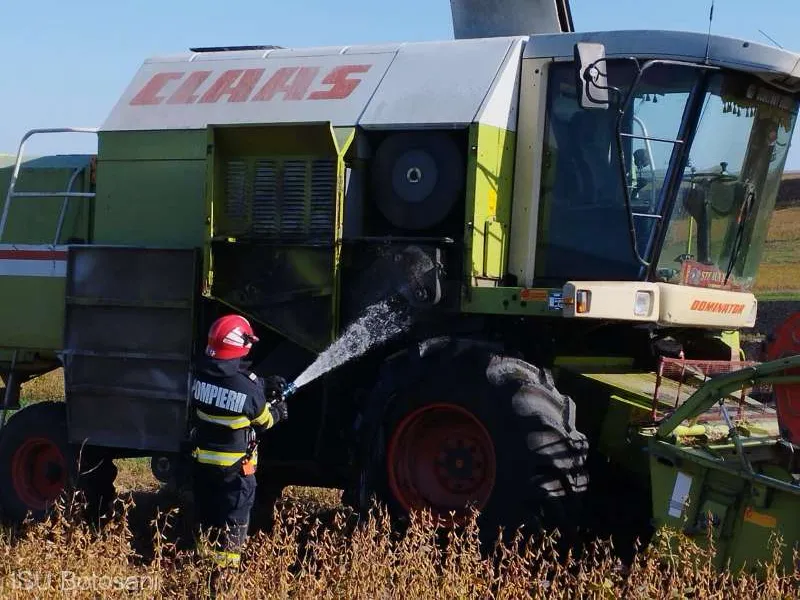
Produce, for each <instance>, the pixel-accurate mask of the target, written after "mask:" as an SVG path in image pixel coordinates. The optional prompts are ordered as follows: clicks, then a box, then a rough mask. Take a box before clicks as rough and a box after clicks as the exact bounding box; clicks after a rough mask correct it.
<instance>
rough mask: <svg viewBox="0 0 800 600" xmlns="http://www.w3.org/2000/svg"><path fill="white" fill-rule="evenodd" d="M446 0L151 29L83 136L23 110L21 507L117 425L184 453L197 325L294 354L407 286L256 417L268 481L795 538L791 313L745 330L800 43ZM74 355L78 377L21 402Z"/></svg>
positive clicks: (19, 163) (263, 354)
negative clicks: (396, 310)
mask: <svg viewBox="0 0 800 600" xmlns="http://www.w3.org/2000/svg"><path fill="white" fill-rule="evenodd" d="M451 4H452V13H453V22H454V30H455V38H456V39H455V40H450V41H439V42H426V43H409V44H401V43H394V44H385V45H370V46H345V47H321V48H295V49H285V48H279V47H273V46H263V47H261V46H258V47H252V46H250V47H241V48H198V49H192V50H191V51H189V52H187V53H186V54H183V55H179V56H170V57H162V58H154V59H150V60H147V61H145V63H144V64H143V65H142V66H141V68H140V70H139V71H138V72H137V73H136V74H135V76H134V77H133V80H132V81H131V83H130V85H129V87H128V88H127V89H126V90H125V92H124V94H123V95H122V97H121V98H120V100H119V102H118V103H117V104H116V106H114V107H113V108H112V109H111V112H110V114H109V115H108V117H107V119H106V120H105V122H104V123H103V124H102V126H101V127H100V128H99V129H98V130H96V132H95V130H81V131H87V132H89V133H91V135H95V133H96V135H97V137H98V152H97V156H74V155H70V156H61V155H59V156H47V157H42V158H36V159H30V160H24V159H23V150H24V145H25V142H26V141H27V140H28V139H29V138H30V137H31V136H32V135H34V134H36V135H39V134H46V133H55V132H59V131H76V130H74V129H49V130H47V129H45V130H35V131H32V132H30V133H28V134H27V135H26V136H25V138H24V139H23V143H22V144H21V145H20V149H19V156H18V157H17V160H16V162H15V163H14V162H13V161H12V162H11V163H10V164H8V165H7V166H6V167H5V168H4V169H3V170H2V171H0V177H2V182H3V183H2V184H0V186H1V187H0V189H3V190H7V193H6V194H3V197H4V198H5V203H4V205H3V207H2V217H1V218H0V243H1V245H0V294H1V295H2V299H3V300H2V303H1V304H0V345H1V346H2V348H3V350H2V354H0V369H1V370H2V373H3V380H4V382H5V393H4V396H2V402H3V403H4V405H3V408H4V410H3V417H2V418H3V420H5V413H6V411H16V412H13V413H12V414H11V417H10V419H8V422H7V424H6V425H5V427H4V428H3V429H2V431H1V432H0V507H1V508H2V512H3V514H4V515H5V516H6V518H8V519H10V520H18V519H20V518H22V517H23V515H24V514H25V513H26V511H32V513H33V514H34V516H36V517H41V516H42V515H43V514H45V511H46V509H47V507H48V506H50V505H51V503H52V502H53V500H54V499H55V498H56V497H57V496H58V494H59V493H60V492H61V491H62V490H63V489H65V488H66V489H72V488H73V487H74V486H78V487H80V488H82V489H83V490H85V491H86V492H87V493H88V495H89V497H90V498H95V499H96V498H97V497H98V496H103V497H105V498H107V497H108V495H109V490H110V489H111V486H112V485H113V478H114V473H115V471H114V467H113V464H112V463H111V460H112V459H115V458H120V457H134V456H147V457H152V463H151V464H152V467H153V471H154V473H155V474H156V476H157V477H159V478H160V479H161V480H163V481H182V480H184V476H185V474H186V465H187V457H188V451H189V449H190V448H189V446H188V444H187V415H188V411H187V405H188V392H189V385H190V377H189V376H188V373H189V370H190V364H191V358H192V356H193V354H194V353H197V352H200V351H201V350H202V348H203V346H204V343H205V334H206V331H207V328H208V326H209V324H210V323H211V321H212V320H213V319H214V318H215V317H216V316H218V315H219V314H220V313H222V312H227V311H231V310H234V311H237V312H239V313H241V314H243V315H246V316H247V317H249V318H250V319H252V320H253V321H254V322H255V323H256V324H257V327H258V335H259V336H260V337H261V339H262V342H261V343H260V344H259V347H258V353H257V355H256V356H255V357H254V359H255V365H256V367H257V370H258V371H259V372H260V373H280V374H282V375H284V376H285V377H287V379H291V378H293V377H296V376H297V375H298V374H299V373H300V372H302V371H303V370H304V369H305V368H306V366H307V365H308V364H309V363H311V362H312V361H313V360H314V358H315V357H316V356H317V355H318V354H319V353H320V352H321V351H322V350H323V349H325V348H326V347H327V346H328V345H329V344H330V343H331V342H332V341H333V340H334V339H336V338H337V336H338V335H339V334H340V332H341V331H342V330H343V329H344V328H345V327H346V326H347V325H348V324H349V323H351V322H353V321H354V320H355V319H357V318H359V316H360V315H362V314H363V312H364V311H365V310H366V309H368V308H369V306H371V305H372V304H373V303H374V302H376V301H378V300H380V299H381V298H382V297H384V296H385V295H386V294H387V293H391V292H393V291H397V290H400V291H401V292H402V293H403V294H404V295H405V297H406V299H407V301H408V303H410V304H411V306H412V307H413V310H414V314H415V319H414V322H413V325H412V326H411V327H410V328H409V329H408V330H407V331H406V332H404V333H403V334H402V335H399V336H396V337H395V338H393V339H391V340H389V341H387V343H385V344H382V345H380V346H376V347H374V348H372V349H370V350H369V351H368V352H366V353H365V354H364V355H363V356H361V357H360V358H358V359H357V360H354V361H351V362H349V363H348V364H346V365H345V366H343V367H342V368H341V369H338V370H336V371H334V372H331V373H329V374H328V375H327V376H325V377H322V378H319V379H317V380H316V381H314V382H312V383H310V384H309V385H307V386H305V387H303V388H301V389H299V390H298V392H297V394H296V396H294V397H293V398H292V405H291V413H292V418H291V419H290V421H289V422H288V423H287V424H286V425H285V426H281V427H280V428H278V429H276V431H275V432H274V433H271V434H270V435H269V436H268V437H267V438H265V440H264V442H263V444H262V460H261V464H260V467H261V468H260V471H259V477H260V480H261V485H260V487H259V494H260V498H259V501H258V502H259V506H260V507H261V508H264V509H266V510H271V508H272V502H273V501H274V499H275V497H276V496H277V494H279V492H280V490H281V489H282V488H283V487H284V486H285V485H289V484H300V485H319V486H331V487H337V488H341V489H344V490H345V496H344V498H345V501H347V502H349V503H351V504H353V505H356V506H360V507H364V506H366V505H367V504H368V502H369V499H370V498H371V497H372V496H376V497H378V498H379V499H381V500H383V501H385V502H387V504H388V505H389V507H390V508H391V510H392V511H393V512H394V514H396V515H398V516H400V517H402V515H404V514H406V513H407V512H408V511H409V510H411V509H413V508H419V507H431V508H433V509H434V510H435V511H436V512H437V513H439V514H448V513H449V511H451V510H453V511H455V512H456V515H460V514H462V512H463V510H464V509H465V507H466V506H467V505H468V504H470V503H472V504H474V505H476V506H477V507H478V508H479V509H481V511H482V514H481V524H482V525H483V530H484V532H488V533H489V534H492V535H494V532H496V527H497V526H498V525H507V526H515V525H518V524H528V525H532V526H535V525H539V524H541V525H546V526H557V527H559V528H560V529H561V530H562V532H564V533H567V534H569V533H575V530H577V529H578V528H579V527H584V526H585V527H588V531H591V532H593V533H600V534H605V533H614V534H616V535H622V534H623V533H626V532H627V533H637V534H641V533H642V532H647V531H649V530H650V529H649V528H650V526H651V525H654V526H656V527H659V526H662V525H668V526H675V527H679V528H681V529H682V530H683V531H684V532H686V533H687V534H688V535H692V536H696V537H697V538H698V539H699V540H703V539H705V537H706V534H707V532H708V529H709V528H711V529H712V530H713V534H714V536H715V537H716V539H717V542H718V544H719V548H720V552H719V555H718V560H719V561H720V562H722V561H726V560H728V559H730V560H731V561H732V564H733V565H734V566H737V565H743V564H745V563H747V564H748V565H751V566H752V565H753V563H754V561H756V560H758V559H763V558H766V557H767V556H768V555H769V552H770V548H769V545H768V540H769V536H770V534H772V533H773V532H779V533H781V534H782V535H783V536H784V541H785V542H786V543H787V544H788V545H789V550H790V549H791V547H792V546H793V545H795V544H796V543H797V542H798V541H799V540H800V521H798V520H797V518H796V516H797V511H798V507H800V486H798V485H797V484H796V477H797V473H798V466H797V464H796V461H795V459H794V450H796V449H797V446H796V444H798V443H800V422H798V418H797V416H796V415H797V406H796V405H797V396H796V392H795V391H793V390H796V389H797V388H796V387H795V386H796V384H797V381H798V379H797V378H796V377H794V378H793V376H792V375H791V373H792V372H793V371H792V370H793V369H794V368H795V367H800V357H798V356H795V355H796V354H798V353H800V343H799V342H798V341H796V335H795V334H796V333H797V330H798V326H799V325H800V324H799V323H798V320H797V319H794V320H790V321H788V322H787V324H786V325H785V326H784V328H783V329H782V330H781V331H780V332H779V333H778V336H777V338H776V342H775V344H774V345H773V346H771V347H770V353H771V354H770V358H772V359H774V360H772V361H771V362H766V363H761V364H758V363H754V362H745V361H744V355H743V353H742V351H741V348H740V345H739V334H738V332H739V330H741V329H747V328H751V327H753V325H754V323H755V319H756V312H757V302H756V298H755V297H754V295H753V294H752V288H753V282H754V279H755V276H756V273H757V270H758V265H759V261H760V258H761V255H762V252H763V250H764V244H765V237H766V234H767V228H768V225H769V222H770V217H771V215H772V213H773V209H774V203H775V197H776V194H777V191H778V186H779V183H780V180H781V175H782V172H783V169H784V163H785V160H786V152H787V149H788V146H789V141H790V139H791V136H792V132H793V131H794V127H795V119H796V115H797V108H798V98H799V96H798V94H800V56H798V55H797V54H793V53H791V52H788V51H785V50H781V49H778V48H774V47H767V46H763V45H759V44H756V43H753V42H747V41H742V40H738V39H730V38H726V37H718V36H707V35H704V34H695V33H683V32H673V31H669V32H668V31H614V32H594V33H588V32H587V33H576V32H574V31H573V25H572V19H571V16H570V13H569V7H568V5H567V3H566V1H564V2H561V1H555V0H550V1H548V0H540V1H538V2H534V1H530V2H525V1H523V0H519V1H517V2H513V1H512V2H499V0H498V2H480V1H477V0H474V1H470V0H453V1H452V3H451ZM381 286H384V287H383V288H381ZM60 367H63V369H64V377H65V390H64V391H65V398H66V401H65V402H57V401H56V402H44V403H40V404H35V405H31V406H27V407H24V408H22V409H21V410H16V409H18V408H19V400H18V399H19V390H20V384H21V383H23V382H25V381H29V380H30V379H32V378H34V377H37V376H40V375H42V374H44V373H47V372H49V371H52V370H54V369H57V368H60ZM709 379H710V381H709ZM765 391H766V392H767V393H759V392H765ZM772 391H775V392H776V394H774V397H776V398H777V403H776V404H774V403H773V402H772V398H773V395H772V393H771V392H772ZM779 424H780V426H779ZM79 450H82V452H81V453H80V454H81V456H82V459H83V463H84V464H83V465H82V466H81V471H85V472H88V474H85V475H81V476H80V477H78V471H77V470H76V468H75V464H76V463H75V458H76V456H77V455H78V451H79ZM786 561H787V565H788V564H790V561H791V552H790V551H787V553H786Z"/></svg>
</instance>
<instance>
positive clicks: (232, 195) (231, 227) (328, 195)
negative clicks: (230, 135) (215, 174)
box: [218, 158, 337, 243]
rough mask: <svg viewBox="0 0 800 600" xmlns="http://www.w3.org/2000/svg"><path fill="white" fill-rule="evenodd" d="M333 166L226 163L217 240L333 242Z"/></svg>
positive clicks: (327, 162) (307, 161)
mask: <svg viewBox="0 0 800 600" xmlns="http://www.w3.org/2000/svg"><path fill="white" fill-rule="evenodd" d="M336 179H337V177H336V160H335V159H318V158H292V159H278V158H276V159H267V158H251V159H237V160H230V161H228V162H226V164H225V216H226V217H227V219H228V222H227V223H219V225H218V226H219V230H218V233H220V234H222V235H236V236H243V237H248V236H253V237H258V238H265V239H272V240H286V241H302V242H324V243H331V242H332V241H333V231H334V222H335V214H336Z"/></svg>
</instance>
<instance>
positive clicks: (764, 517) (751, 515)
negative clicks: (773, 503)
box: [744, 506, 778, 529]
mask: <svg viewBox="0 0 800 600" xmlns="http://www.w3.org/2000/svg"><path fill="white" fill-rule="evenodd" d="M744 520H745V521H747V522H748V523H753V524H754V525H759V526H761V527H768V528H770V529H773V528H774V527H775V526H776V525H777V524H778V519H776V518H775V517H773V516H772V515H768V514H765V513H760V512H756V511H754V510H753V507H752V506H748V507H747V508H746V509H745V510H744Z"/></svg>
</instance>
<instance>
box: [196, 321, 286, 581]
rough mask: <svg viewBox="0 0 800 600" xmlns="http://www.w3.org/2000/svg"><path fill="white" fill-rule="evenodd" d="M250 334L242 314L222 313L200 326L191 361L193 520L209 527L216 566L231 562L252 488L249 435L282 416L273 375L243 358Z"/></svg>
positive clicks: (235, 561)
mask: <svg viewBox="0 0 800 600" xmlns="http://www.w3.org/2000/svg"><path fill="white" fill-rule="evenodd" d="M257 341H258V338H257V337H256V336H255V334H254V333H253V328H252V327H251V326H250V323H249V322H248V321H247V319H245V318H243V317H241V316H238V315H227V316H224V317H221V318H219V319H217V320H216V321H215V322H214V324H213V325H212V326H211V329H210V330H209V333H208V344H207V346H206V350H205V355H204V356H202V357H200V358H199V360H198V361H197V363H196V364H195V369H194V381H193V384H192V409H193V410H192V440H193V447H194V450H193V457H194V499H195V510H196V525H197V526H198V529H200V530H201V531H206V532H210V531H213V532H214V533H213V534H211V533H209V541H210V542H213V545H212V546H211V547H210V548H201V552H203V553H206V554H207V553H209V552H210V556H211V558H212V559H213V560H214V562H215V563H216V564H217V565H218V566H219V567H223V568H224V567H230V566H238V565H239V562H240V552H241V548H242V546H243V544H244V542H245V540H246V538H247V528H248V525H249V522H250V511H251V509H252V507H253V501H254V499H255V492H256V478H255V470H256V465H257V462H258V448H257V444H258V442H257V435H258V434H260V433H261V432H263V431H265V430H267V429H269V428H271V427H273V426H275V425H276V424H278V423H280V422H281V421H285V420H286V419H287V417H288V412H287V408H286V402H285V400H284V399H283V396H282V392H283V389H284V387H285V385H286V382H285V381H284V380H283V378H281V377H277V376H275V377H269V378H266V379H262V378H260V377H257V376H256V375H255V374H254V373H252V372H250V371H249V370H248V367H249V363H246V362H244V358H245V357H246V356H247V354H248V353H249V352H250V349H251V348H252V346H253V343H255V342H257Z"/></svg>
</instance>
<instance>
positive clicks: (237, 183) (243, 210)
mask: <svg viewBox="0 0 800 600" xmlns="http://www.w3.org/2000/svg"><path fill="white" fill-rule="evenodd" d="M246 187H247V164H246V163H245V162H244V161H243V160H231V161H228V164H227V167H226V169H225V198H226V202H225V215H226V216H227V217H228V218H230V219H243V218H245V217H247V191H246Z"/></svg>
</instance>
